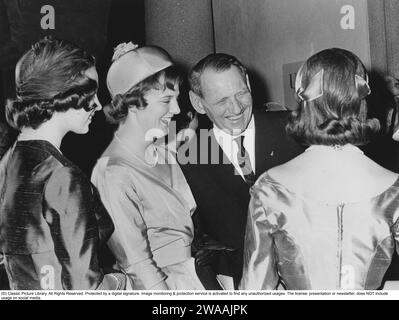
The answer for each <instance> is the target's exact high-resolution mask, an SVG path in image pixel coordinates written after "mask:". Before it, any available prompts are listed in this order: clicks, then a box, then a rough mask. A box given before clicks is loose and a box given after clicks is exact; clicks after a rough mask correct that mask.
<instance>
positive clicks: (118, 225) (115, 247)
mask: <svg viewBox="0 0 399 320" xmlns="http://www.w3.org/2000/svg"><path fill="white" fill-rule="evenodd" d="M154 152H155V153H156V155H155V156H154V158H153V159H151V161H149V162H146V161H143V160H141V159H140V158H139V157H137V156H136V155H135V154H134V153H133V152H131V151H130V150H129V148H128V147H127V146H125V145H124V144H123V143H122V142H121V141H120V140H119V139H118V138H117V137H116V136H115V138H114V139H113V141H112V142H111V144H110V145H109V147H108V148H107V150H106V151H105V152H104V154H103V155H102V157H101V158H100V159H99V160H98V162H97V164H96V166H95V168H94V170H93V174H92V182H93V183H94V185H96V186H97V188H98V190H99V193H100V196H101V199H102V200H103V202H104V205H105V207H106V208H107V210H108V212H109V213H110V215H111V217H112V220H113V222H114V225H115V231H114V233H113V234H112V236H111V238H110V240H109V241H108V246H109V247H110V249H111V251H112V253H113V254H114V256H115V257H116V259H117V267H118V268H119V269H120V270H122V271H123V272H124V273H126V274H127V275H128V277H129V278H130V280H131V286H132V289H135V290H146V289H152V288H153V287H154V286H155V285H157V284H159V283H160V282H161V281H165V282H166V284H167V285H168V287H169V288H170V289H175V290H180V289H187V290H195V289H200V290H203V289H204V288H203V286H202V284H201V282H200V280H199V279H198V277H197V275H196V272H195V267H194V259H193V258H192V257H191V243H192V240H193V223H192V220H191V215H192V213H193V212H194V210H195V208H196V204H195V200H194V198H193V196H192V194H191V190H190V188H189V186H188V184H187V182H186V180H185V178H184V175H183V173H182V172H181V169H180V166H179V165H178V164H177V163H176V161H174V164H170V165H169V164H165V161H163V162H162V161H160V159H161V157H162V159H164V158H165V157H169V156H172V155H171V154H170V153H167V155H166V153H165V152H167V151H166V150H165V149H162V148H161V150H160V148H156V149H154ZM161 162H162V163H163V164H161ZM164 176H167V177H169V178H171V179H170V181H171V184H170V183H169V181H168V179H164Z"/></svg>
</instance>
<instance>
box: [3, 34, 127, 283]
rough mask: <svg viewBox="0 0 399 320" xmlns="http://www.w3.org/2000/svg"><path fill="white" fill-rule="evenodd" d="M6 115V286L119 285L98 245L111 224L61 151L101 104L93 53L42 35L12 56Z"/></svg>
mask: <svg viewBox="0 0 399 320" xmlns="http://www.w3.org/2000/svg"><path fill="white" fill-rule="evenodd" d="M15 75H16V99H13V100H9V101H8V104H7V107H6V116H7V120H8V122H9V123H10V125H12V126H13V127H14V128H15V129H17V130H18V131H20V134H19V136H18V139H17V142H16V143H15V145H14V146H13V147H12V148H11V149H10V150H9V151H8V152H7V154H6V155H5V156H4V157H3V159H2V161H1V164H0V197H1V198H0V252H2V253H3V254H4V264H5V267H6V271H7V274H8V279H9V282H10V287H11V289H13V290H40V289H44V290H53V289H54V290H72V289H73V290H89V289H102V290H105V289H111V290H116V289H124V288H125V286H126V276H125V275H124V274H122V273H112V274H106V275H104V273H103V271H102V269H101V267H100V259H99V251H100V248H101V246H102V245H103V244H105V243H106V241H107V240H108V238H109V236H110V235H111V233H112V231H113V225H112V221H111V219H110V217H109V216H108V213H107V212H106V210H105V208H104V206H103V205H102V203H101V201H100V198H99V196H98V193H97V191H96V189H95V188H94V186H93V185H92V184H91V183H90V180H89V179H88V178H87V177H86V176H85V175H84V174H83V172H82V171H81V170H80V169H79V168H78V167H77V166H76V165H74V164H73V163H72V162H70V161H69V160H68V159H67V158H65V156H64V155H63V154H62V152H61V151H60V146H61V142H62V139H63V138H64V136H65V135H66V134H67V133H68V132H74V133H77V134H85V133H87V132H88V130H89V125H90V123H91V121H92V118H93V116H94V114H95V112H97V111H98V110H100V109H101V105H100V103H99V101H98V99H97V94H96V93H97V86H98V75H97V71H96V68H95V59H94V57H92V56H91V55H89V54H88V53H87V52H85V51H84V50H82V49H80V48H77V47H75V46H73V45H71V44H68V43H66V42H62V41H59V40H54V39H51V38H45V39H43V40H40V41H39V42H37V43H36V44H34V45H33V46H32V48H31V49H30V50H28V51H27V52H26V53H25V54H24V55H23V56H22V58H21V59H20V60H19V61H18V64H17V67H16V70H15Z"/></svg>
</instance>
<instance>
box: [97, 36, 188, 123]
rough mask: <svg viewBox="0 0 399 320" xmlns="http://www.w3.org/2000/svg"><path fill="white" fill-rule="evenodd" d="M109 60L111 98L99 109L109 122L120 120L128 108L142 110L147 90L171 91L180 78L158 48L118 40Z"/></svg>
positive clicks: (164, 52) (179, 74) (125, 115)
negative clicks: (119, 42) (112, 55)
mask: <svg viewBox="0 0 399 320" xmlns="http://www.w3.org/2000/svg"><path fill="white" fill-rule="evenodd" d="M112 61H113V63H112V65H111V67H110V69H109V71H108V75H107V86H108V90H109V92H110V94H111V97H112V101H111V103H110V104H109V105H107V106H105V107H104V109H103V110H104V113H105V116H106V118H107V120H108V122H110V123H113V124H120V123H122V122H123V121H124V120H125V119H126V117H127V115H128V113H129V109H130V108H132V107H135V108H137V109H144V108H145V107H146V106H147V101H146V99H145V95H146V93H147V92H148V91H150V90H152V89H154V90H166V89H170V90H174V89H175V87H176V85H178V86H180V84H181V81H182V77H181V71H180V69H179V68H178V67H177V66H175V65H174V64H173V62H172V60H171V58H170V56H169V54H168V53H167V52H166V51H165V50H164V49H162V48H160V47H155V46H146V47H141V48H138V46H137V45H134V44H133V43H131V42H129V43H122V44H120V45H118V46H117V47H116V48H115V53H114V57H113V58H112Z"/></svg>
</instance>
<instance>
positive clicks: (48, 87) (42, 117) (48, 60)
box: [6, 37, 97, 130]
mask: <svg viewBox="0 0 399 320" xmlns="http://www.w3.org/2000/svg"><path fill="white" fill-rule="evenodd" d="M94 66H95V59H94V57H93V56H91V55H90V54H88V53H87V52H86V51H84V50H82V49H80V48H78V47H75V46H74V45H72V44H69V43H67V42H64V41H60V40H56V39H52V38H50V37H46V38H44V39H42V40H40V41H38V42H37V43H35V44H34V45H33V46H32V48H31V49H30V50H28V51H27V52H26V53H25V54H24V55H23V56H22V57H21V59H20V60H19V61H18V63H17V66H16V69H15V84H16V98H15V99H9V100H8V101H7V105H6V118H7V121H8V123H9V124H10V125H11V126H12V127H14V128H16V129H17V130H21V129H22V128H23V127H31V128H33V129H36V128H38V127H39V126H40V125H41V124H42V123H44V122H45V121H47V120H49V119H51V117H52V116H53V114H54V112H65V111H67V110H68V109H71V108H74V109H80V108H86V107H88V106H89V104H90V102H91V100H92V98H93V97H94V95H95V94H96V91H97V82H96V81H95V80H93V79H90V78H88V77H86V76H85V75H84V73H85V71H86V70H88V69H90V68H92V67H94Z"/></svg>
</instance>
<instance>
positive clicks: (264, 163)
mask: <svg viewBox="0 0 399 320" xmlns="http://www.w3.org/2000/svg"><path fill="white" fill-rule="evenodd" d="M288 116H289V112H286V111H281V112H280V111H272V112H266V111H263V110H262V111H254V120H255V162H256V163H255V165H256V168H255V175H256V177H258V176H259V175H260V174H262V173H263V172H265V171H266V170H268V169H270V168H272V167H274V166H277V165H280V164H282V163H284V162H287V161H289V160H290V159H292V158H294V157H295V156H297V155H298V154H300V153H301V152H303V148H302V147H300V146H299V145H298V144H296V142H295V141H294V140H292V139H291V138H290V137H289V136H288V135H287V134H286V132H285V125H286V121H287V118H288ZM197 138H198V135H197ZM212 139H213V143H216V145H217V146H218V148H219V150H218V151H219V153H220V154H221V155H223V151H222V149H221V148H220V146H219V145H218V144H217V142H216V139H215V137H214V135H213V134H212V135H211V137H210V140H212ZM192 142H193V141H192ZM199 145H200V143H199V142H197V146H198V147H199ZM197 150H198V153H197V158H198V159H199V157H200V151H199V148H198V149H197ZM208 153H210V152H208ZM198 161H199V160H198ZM227 162H228V163H227V164H191V163H189V164H185V165H181V168H182V170H183V172H184V175H185V177H186V179H187V182H188V184H189V186H190V188H191V191H192V193H193V195H194V198H195V201H196V203H197V210H196V212H195V213H194V217H193V220H194V224H195V227H196V231H197V233H196V235H195V239H198V238H200V237H201V236H202V234H204V233H205V234H207V235H209V236H210V238H212V239H213V240H216V241H218V242H221V243H223V244H224V245H227V246H230V247H232V248H234V249H235V251H234V252H233V253H231V252H229V253H226V252H224V253H223V254H221V255H218V258H217V259H216V261H215V262H214V264H212V268H213V270H214V271H215V272H216V273H217V274H223V275H228V276H232V277H233V278H234V282H235V283H236V284H237V283H238V281H239V280H240V278H241V275H242V265H243V248H244V236H245V227H246V222H247V210H248V204H249V200H250V195H249V188H250V186H249V185H248V184H246V182H245V181H244V180H243V178H242V177H241V176H240V175H237V174H234V166H233V165H232V164H231V163H230V162H229V161H228V160H227ZM198 163H199V162H198ZM208 163H209V162H208ZM224 163H226V162H224Z"/></svg>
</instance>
